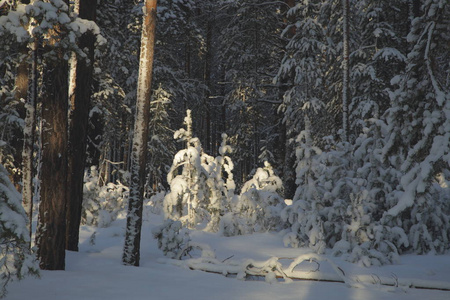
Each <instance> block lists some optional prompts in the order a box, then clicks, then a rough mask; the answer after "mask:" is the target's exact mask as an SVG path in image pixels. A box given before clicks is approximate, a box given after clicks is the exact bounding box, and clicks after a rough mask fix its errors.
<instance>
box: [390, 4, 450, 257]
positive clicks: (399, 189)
mask: <svg viewBox="0 0 450 300" xmlns="http://www.w3.org/2000/svg"><path fill="white" fill-rule="evenodd" d="M449 9H450V8H449V5H448V3H447V1H439V0H427V1H424V2H423V5H422V7H421V9H420V16H418V17H416V18H414V19H413V20H412V23H411V31H410V33H409V34H408V37H407V38H408V42H409V43H410V44H411V45H412V49H411V51H410V52H409V53H408V56H407V61H406V63H407V65H406V69H405V71H404V72H403V73H402V74H400V75H398V76H396V77H394V78H393V80H392V83H393V84H396V85H397V86H398V88H397V89H396V90H393V91H391V92H390V97H391V101H392V107H391V108H390V109H388V111H387V113H386V122H387V125H388V135H387V137H386V144H385V146H384V148H383V155H384V159H385V160H387V161H389V162H390V163H391V164H392V165H393V167H394V168H396V169H398V170H400V172H399V177H398V178H396V180H397V182H398V183H399V184H398V186H396V188H395V189H394V190H393V191H392V192H391V193H392V198H393V200H394V201H391V202H390V203H389V209H388V210H387V211H386V212H385V213H384V214H383V217H382V223H383V224H385V225H387V226H390V227H394V226H400V227H401V228H402V229H403V230H404V231H405V232H406V233H407V234H408V238H409V243H410V248H411V249H413V250H414V251H415V252H417V253H427V252H430V251H431V252H438V253H442V252H444V251H445V250H446V249H448V240H449V232H450V231H449V221H448V215H447V214H446V213H448V212H445V211H443V203H442V200H441V199H440V198H439V197H438V196H437V195H438V194H439V191H438V190H436V187H437V185H434V184H433V183H434V182H435V181H436V176H437V175H438V174H440V173H442V172H444V170H447V169H448V167H449V161H450V160H449V141H450V125H449V122H450V121H449V104H450V90H449V85H448V82H447V79H446V77H445V76H446V75H444V74H445V73H446V69H448V65H449V59H448V58H449V57H448V48H446V46H444V45H445V44H446V42H448V40H449V28H450V27H449V18H448V16H449V15H450V10H449Z"/></svg>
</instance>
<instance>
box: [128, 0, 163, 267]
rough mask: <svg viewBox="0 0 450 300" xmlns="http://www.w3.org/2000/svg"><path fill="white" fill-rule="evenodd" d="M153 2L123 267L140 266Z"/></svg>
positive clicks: (144, 40) (152, 2)
mask: <svg viewBox="0 0 450 300" xmlns="http://www.w3.org/2000/svg"><path fill="white" fill-rule="evenodd" d="M156 2H157V1H156V0H146V1H145V5H144V20H143V24H142V36H141V52H140V65H139V79H138V88H137V99H136V115H135V120H134V133H133V148H132V152H131V183H130V197H129V202H128V215H127V227H126V234H125V245H124V250H123V256H122V261H123V263H124V264H125V265H133V266H139V259H140V244H141V226H142V204H143V195H144V185H145V175H146V173H145V166H146V158H147V157H146V156H147V151H146V147H147V141H148V129H149V128H148V127H149V120H150V95H151V82H152V70H153V53H154V44H155V25H156Z"/></svg>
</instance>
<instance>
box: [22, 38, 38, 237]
mask: <svg viewBox="0 0 450 300" xmlns="http://www.w3.org/2000/svg"><path fill="white" fill-rule="evenodd" d="M37 45H38V43H37V42H34V43H33V44H31V49H30V50H31V64H30V65H29V76H28V77H29V81H28V93H27V96H26V97H27V103H26V105H25V109H26V117H25V128H24V131H23V150H22V204H23V207H24V209H25V212H26V213H27V216H28V222H29V224H28V229H29V231H30V243H31V235H32V232H33V230H32V229H33V228H32V219H33V177H34V175H35V169H34V165H33V147H34V141H35V127H36V104H37V76H38V74H37ZM27 71H28V68H27Z"/></svg>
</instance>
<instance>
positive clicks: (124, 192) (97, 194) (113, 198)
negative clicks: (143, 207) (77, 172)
mask: <svg viewBox="0 0 450 300" xmlns="http://www.w3.org/2000/svg"><path fill="white" fill-rule="evenodd" d="M84 181H85V183H84V187H83V210H82V216H81V221H82V224H86V225H94V226H98V227H107V226H109V225H110V224H111V223H112V222H113V221H115V220H116V219H117V217H118V216H119V215H120V214H121V213H125V207H126V203H127V199H128V193H129V188H128V187H127V186H125V185H123V184H121V183H120V182H118V183H116V184H114V183H112V182H109V183H107V184H106V185H99V174H98V170H97V167H95V166H92V167H91V169H90V172H86V173H85V178H84Z"/></svg>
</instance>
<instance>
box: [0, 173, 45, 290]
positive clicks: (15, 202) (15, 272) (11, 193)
mask: <svg viewBox="0 0 450 300" xmlns="http://www.w3.org/2000/svg"><path fill="white" fill-rule="evenodd" d="M27 222H28V219H27V217H26V214H25V211H24V209H23V207H22V205H21V197H20V194H19V193H18V192H17V190H16V189H15V188H14V186H13V185H12V183H11V181H10V180H9V178H8V173H7V171H6V170H5V168H4V167H3V166H2V165H0V298H2V297H3V296H5V295H6V285H7V284H8V282H9V281H10V280H13V279H22V278H23V277H24V276H27V275H38V265H37V262H36V258H35V256H34V255H33V254H32V253H31V250H30V246H29V245H30V234H29V231H28V228H27Z"/></svg>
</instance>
